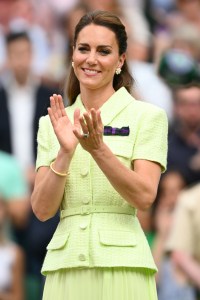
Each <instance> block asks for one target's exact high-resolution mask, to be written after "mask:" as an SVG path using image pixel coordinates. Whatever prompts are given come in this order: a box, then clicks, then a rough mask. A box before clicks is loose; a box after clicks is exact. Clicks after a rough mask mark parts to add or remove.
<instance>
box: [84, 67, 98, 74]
mask: <svg viewBox="0 0 200 300" xmlns="http://www.w3.org/2000/svg"><path fill="white" fill-rule="evenodd" d="M82 70H83V71H84V73H85V74H86V75H96V74H98V73H100V71H97V70H91V69H86V68H83V69H82Z"/></svg>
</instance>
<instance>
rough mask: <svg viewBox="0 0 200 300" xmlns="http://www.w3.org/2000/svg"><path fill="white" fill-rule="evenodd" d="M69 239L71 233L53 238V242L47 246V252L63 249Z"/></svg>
mask: <svg viewBox="0 0 200 300" xmlns="http://www.w3.org/2000/svg"><path fill="white" fill-rule="evenodd" d="M68 238H69V232H68V233H65V234H56V235H54V236H53V237H52V239H51V241H50V242H49V244H48V245H47V250H56V249H61V248H63V247H64V246H65V244H66V243H67V240H68Z"/></svg>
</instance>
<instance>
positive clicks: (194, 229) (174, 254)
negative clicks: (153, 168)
mask: <svg viewBox="0 0 200 300" xmlns="http://www.w3.org/2000/svg"><path fill="white" fill-rule="evenodd" d="M199 196H200V184H199V183H198V184H197V185H195V186H193V187H191V188H188V189H186V190H185V191H183V192H182V193H181V194H180V196H179V199H178V202H177V206H176V210H175V214H174V218H173V224H172V227H171V231H170V235H169V238H168V240H167V243H166V250H167V251H168V252H169V253H171V258H172V265H173V275H174V278H176V282H177V283H178V284H177V286H176V287H175V288H176V292H177V293H178V291H180V290H181V289H182V290H183V293H182V298H181V299H187V300H188V299H189V300H190V299H195V300H196V299H197V296H195V295H193V294H192V291H193V290H192V287H195V288H196V292H197V293H198V294H199V292H200V230H199V229H200V224H199V222H200V201H199ZM184 287H185V291H186V290H188V291H189V289H190V294H188V298H186V293H185V296H184ZM165 299H175V298H172V297H171V295H170V293H169V291H168V298H165ZM176 299H180V298H176ZM198 299H199V298H198Z"/></svg>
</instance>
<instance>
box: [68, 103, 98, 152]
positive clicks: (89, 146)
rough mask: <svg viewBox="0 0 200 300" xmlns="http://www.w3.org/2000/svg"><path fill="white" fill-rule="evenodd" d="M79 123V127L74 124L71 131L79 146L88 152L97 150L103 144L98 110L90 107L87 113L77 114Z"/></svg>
mask: <svg viewBox="0 0 200 300" xmlns="http://www.w3.org/2000/svg"><path fill="white" fill-rule="evenodd" d="M75 113H76V112H75ZM79 124H80V128H78V126H75V127H74V130H73V132H74V134H75V136H76V137H77V139H78V140H79V143H80V144H81V146H82V147H83V148H84V149H85V150H86V151H88V152H90V153H91V152H92V151H94V150H98V149H99V148H100V147H101V145H102V144H103V128H104V127H103V123H102V120H101V115H100V111H99V110H95V109H94V108H92V109H91V110H90V112H89V113H88V112H84V113H83V115H82V116H79ZM80 129H81V130H80ZM81 131H82V132H81Z"/></svg>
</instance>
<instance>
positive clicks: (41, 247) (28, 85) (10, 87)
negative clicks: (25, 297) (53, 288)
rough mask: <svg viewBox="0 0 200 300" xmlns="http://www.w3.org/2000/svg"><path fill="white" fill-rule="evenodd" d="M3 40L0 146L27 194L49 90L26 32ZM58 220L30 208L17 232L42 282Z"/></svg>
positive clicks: (31, 270) (31, 269)
mask: <svg viewBox="0 0 200 300" xmlns="http://www.w3.org/2000/svg"><path fill="white" fill-rule="evenodd" d="M6 41H7V54H8V70H7V72H4V73H3V74H2V78H1V79H2V86H1V88H0V101H1V105H0V149H1V150H4V151H6V152H8V153H12V154H13V155H14V156H15V157H16V159H17V160H18V162H19V164H20V166H21V168H22V170H23V171H24V174H25V177H26V180H27V182H28V186H29V196H30V193H31V191H32V187H33V183H34V179H35V156H36V151H37V140H36V135H37V130H38V122H39V118H40V117H41V116H42V115H45V114H46V113H47V107H48V106H49V97H50V95H52V90H51V89H50V88H49V87H47V86H44V85H43V84H41V83H40V80H39V79H38V77H36V76H35V74H34V73H33V71H32V68H31V66H32V58H33V57H32V54H33V53H32V44H31V41H30V38H29V36H28V34H27V33H26V32H18V33H15V32H14V33H9V34H8V35H7V38H6ZM29 208H30V207H29ZM57 222H58V216H57V215H56V216H55V217H54V218H52V219H51V220H49V221H48V222H46V223H42V222H40V221H39V220H38V219H36V217H35V216H34V214H33V213H32V210H31V209H29V211H28V216H27V223H26V227H25V228H22V229H21V230H18V232H16V235H17V239H18V241H19V243H20V244H21V245H23V246H24V247H25V251H26V255H27V256H28V259H27V272H28V274H30V275H31V276H32V275H34V276H35V277H36V278H37V280H38V281H39V282H42V278H41V275H40V268H41V264H42V261H43V258H44V255H45V253H46V245H47V244H48V242H49V240H50V238H51V236H52V233H53V232H54V230H55V227H56V225H57ZM37 299H38V297H37Z"/></svg>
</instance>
